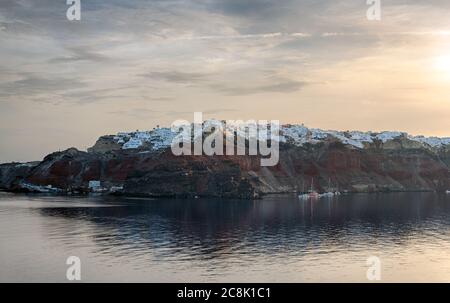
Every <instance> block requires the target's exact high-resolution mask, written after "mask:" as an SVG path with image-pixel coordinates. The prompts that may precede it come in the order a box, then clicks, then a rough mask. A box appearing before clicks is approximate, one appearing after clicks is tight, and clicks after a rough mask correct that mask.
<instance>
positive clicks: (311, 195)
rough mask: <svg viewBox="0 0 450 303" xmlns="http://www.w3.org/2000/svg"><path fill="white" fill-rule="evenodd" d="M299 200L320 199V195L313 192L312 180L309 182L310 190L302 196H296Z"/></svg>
mask: <svg viewBox="0 0 450 303" xmlns="http://www.w3.org/2000/svg"><path fill="white" fill-rule="evenodd" d="M298 197H299V198H300V199H317V198H320V194H319V193H318V192H317V191H315V190H314V179H312V180H311V189H310V190H309V191H308V192H307V193H304V194H301V195H299V196H298Z"/></svg>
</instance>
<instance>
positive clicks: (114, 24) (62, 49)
mask: <svg viewBox="0 0 450 303" xmlns="http://www.w3.org/2000/svg"><path fill="white" fill-rule="evenodd" d="M381 3H382V20H381V21H369V20H367V18H366V11H367V9H368V5H367V4H366V0H346V1H344V0H276V1H275V0H273V1H269V0H153V1H150V0H149V1H144V0H123V1H121V0H81V21H69V20H67V18H66V10H67V8H68V6H67V5H66V1H65V0H0V162H5V161H24V160H39V159H41V158H42V157H43V156H45V155H46V154H48V153H50V152H52V151H55V150H59V149H65V148H68V147H71V146H75V147H78V148H79V149H85V148H86V147H88V146H91V145H92V144H93V143H94V142H95V140H96V139H97V137H98V136H100V135H103V134H113V133H116V132H118V131H129V130H136V129H142V130H143V129H151V128H152V127H154V126H156V125H158V124H159V125H167V126H169V125H170V123H171V122H173V121H174V120H177V119H187V120H189V121H191V120H192V119H193V112H194V111H203V112H204V116H205V118H220V119H278V120H280V121H281V122H282V123H305V124H306V125H307V126H310V127H318V128H324V129H339V130H349V129H352V130H353V129H359V130H374V131H378V130H401V131H407V132H409V133H412V134H423V135H436V136H450V119H449V116H450V2H449V1H448V0H381Z"/></svg>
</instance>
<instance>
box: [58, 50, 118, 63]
mask: <svg viewBox="0 0 450 303" xmlns="http://www.w3.org/2000/svg"><path fill="white" fill-rule="evenodd" d="M67 51H68V52H69V54H68V55H67V56H61V57H55V58H52V59H50V60H49V63H67V62H74V61H95V62H103V61H107V60H110V58H108V57H107V56H105V55H102V54H99V53H97V52H94V51H91V50H89V47H80V46H78V47H69V48H68V49H67Z"/></svg>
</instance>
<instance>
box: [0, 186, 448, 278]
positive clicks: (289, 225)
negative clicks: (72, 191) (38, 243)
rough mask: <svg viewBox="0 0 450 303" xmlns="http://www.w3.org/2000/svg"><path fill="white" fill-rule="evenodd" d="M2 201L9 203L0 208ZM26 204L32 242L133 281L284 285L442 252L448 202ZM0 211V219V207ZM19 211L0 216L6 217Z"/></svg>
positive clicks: (387, 197) (425, 196)
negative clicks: (149, 276) (148, 272)
mask: <svg viewBox="0 0 450 303" xmlns="http://www.w3.org/2000/svg"><path fill="white" fill-rule="evenodd" d="M8 199H15V200H17V197H14V198H7V199H6V198H2V199H1V200H0V201H1V202H4V203H6V202H5V201H7V200H8ZM21 199H22V200H27V199H28V202H27V203H33V201H31V202H30V201H29V199H30V198H28V197H24V196H23V197H22V198H21ZM31 199H34V201H39V202H40V203H44V204H45V203H47V205H41V206H40V207H39V208H36V207H34V208H31V207H30V208H22V209H21V211H22V212H23V211H25V210H26V211H27V212H28V213H29V214H30V215H32V216H39V217H40V218H42V220H40V221H39V222H40V228H41V230H40V233H41V235H40V236H41V237H43V238H44V239H48V241H53V242H52V243H54V242H56V243H57V245H58V246H61V247H64V248H66V249H67V250H69V249H79V248H80V247H82V248H84V249H86V251H87V254H89V255H91V256H95V258H97V260H101V261H102V262H106V263H114V262H116V263H123V262H127V263H129V264H130V268H132V269H133V270H134V271H139V270H140V271H144V270H145V268H146V267H152V268H154V267H155V266H163V265H162V264H164V266H165V268H166V269H170V270H171V271H172V273H173V274H177V273H180V272H182V271H190V270H192V269H193V268H197V269H198V268H200V269H201V270H203V272H202V275H206V276H208V277H214V276H217V275H224V274H226V273H227V272H228V273H229V271H234V272H237V271H240V270H243V269H242V268H240V267H245V266H250V267H251V268H253V269H254V270H255V271H256V270H261V268H264V267H271V266H273V267H274V268H279V270H280V273H279V274H280V275H281V276H282V277H288V274H291V273H290V272H289V271H290V270H291V268H290V266H292V264H296V266H298V264H299V262H300V263H301V264H306V265H308V264H310V265H311V266H313V267H314V268H315V270H317V269H320V268H321V266H322V265H324V264H325V263H326V264H327V266H328V265H329V263H328V262H329V261H327V260H328V259H326V256H332V257H336V258H343V256H345V255H347V256H348V258H349V259H348V260H345V261H346V262H347V261H348V264H352V262H360V261H361V262H362V261H364V260H363V258H364V257H365V256H367V255H368V254H369V253H370V252H372V251H375V252H389V253H390V254H391V255H392V256H393V257H395V258H397V257H401V256H402V255H405V254H408V253H410V251H409V250H408V249H405V248H406V247H409V248H414V249H416V250H417V251H418V252H420V251H421V250H427V249H431V248H436V247H437V248H448V247H449V240H450V238H449V224H450V220H449V218H450V199H449V197H448V196H442V195H437V194H433V193H399V194H372V195H363V194H361V195H343V196H339V197H333V198H328V199H323V200H322V199H321V200H317V201H302V200H298V199H297V197H296V196H270V197H266V198H265V199H264V200H261V201H242V200H219V199H195V200H164V199H160V200H145V199H126V198H100V197H99V198H79V199H76V198H51V197H50V198H48V197H47V198H35V197H34V198H31ZM54 200H56V201H54ZM9 201H11V200H9ZM1 202H0V208H1V209H2V213H1V214H3V213H4V212H5V205H7V204H4V203H1ZM61 202H64V203H67V205H68V206H70V207H67V206H64V207H63V206H61ZM52 203H53V204H52ZM55 203H57V204H55ZM77 203H84V204H82V205H77ZM99 206H101V207H99ZM13 210H14V211H13ZM21 211H18V208H7V212H8V213H9V215H10V216H11V213H13V212H14V213H16V215H21ZM3 218H4V216H2V219H3ZM314 262H317V264H315V263H314ZM330 264H331V263H330ZM306 265H305V266H306ZM336 266H337V267H336V268H335V269H334V270H335V271H336V272H338V271H339V265H336ZM244 274H245V271H244ZM274 275H277V273H274ZM154 278H155V277H154ZM156 279H157V276H156Z"/></svg>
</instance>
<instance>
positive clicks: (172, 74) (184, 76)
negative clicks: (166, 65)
mask: <svg viewBox="0 0 450 303" xmlns="http://www.w3.org/2000/svg"><path fill="white" fill-rule="evenodd" d="M141 76H143V77H146V78H150V79H153V80H157V81H167V82H172V83H183V84H186V83H199V82H205V81H207V80H208V75H207V74H202V73H194V72H181V71H174V70H173V71H164V72H149V73H147V74H142V75H141Z"/></svg>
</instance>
